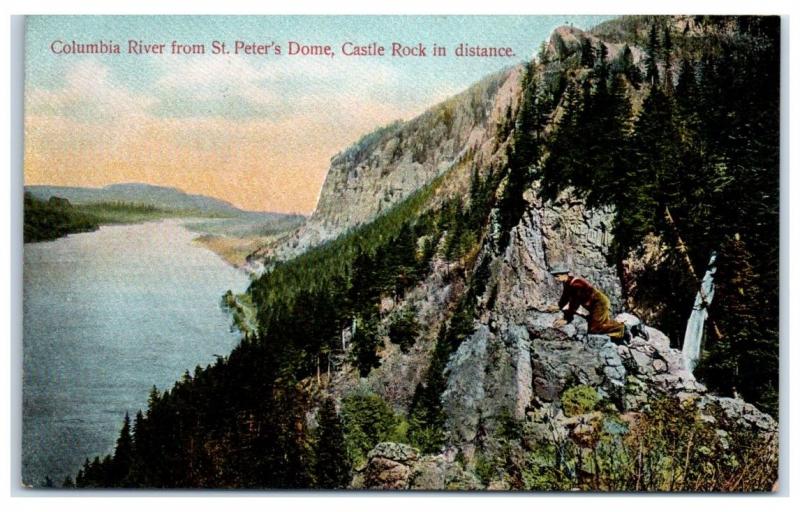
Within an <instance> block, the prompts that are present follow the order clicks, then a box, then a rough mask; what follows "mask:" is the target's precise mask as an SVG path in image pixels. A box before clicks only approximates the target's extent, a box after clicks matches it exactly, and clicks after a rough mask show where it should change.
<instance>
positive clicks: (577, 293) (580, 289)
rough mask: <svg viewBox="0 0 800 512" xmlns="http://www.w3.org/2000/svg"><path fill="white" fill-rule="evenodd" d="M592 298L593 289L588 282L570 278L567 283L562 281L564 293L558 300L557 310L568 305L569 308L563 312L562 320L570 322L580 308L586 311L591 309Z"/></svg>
mask: <svg viewBox="0 0 800 512" xmlns="http://www.w3.org/2000/svg"><path fill="white" fill-rule="evenodd" d="M593 296H594V287H593V286H592V285H591V284H590V283H589V281H587V280H586V279H581V278H580V277H572V276H570V278H569V279H568V280H567V281H564V291H563V292H562V293H561V298H560V299H559V300H558V308H559V309H562V308H563V307H564V306H566V305H567V304H569V307H568V308H567V309H566V310H565V311H564V318H565V319H566V320H567V322H571V321H572V319H573V317H574V316H575V312H576V311H577V310H578V308H579V307H580V306H583V307H585V308H586V309H589V308H590V307H591V304H592V300H593Z"/></svg>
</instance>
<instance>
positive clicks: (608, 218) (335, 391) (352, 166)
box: [293, 27, 777, 489]
mask: <svg viewBox="0 0 800 512" xmlns="http://www.w3.org/2000/svg"><path fill="white" fill-rule="evenodd" d="M583 39H589V40H590V41H592V42H593V43H594V44H598V42H599V41H600V39H599V38H598V37H597V36H596V35H593V34H588V33H583V32H581V31H579V30H577V29H574V28H567V27H563V28H560V29H558V30H556V31H555V33H554V34H553V37H552V38H551V40H550V42H549V45H548V46H547V48H546V50H545V51H546V55H547V58H549V59H552V60H559V59H567V58H570V55H573V54H575V53H576V52H578V51H579V50H580V45H581V41H582V40H583ZM605 44H606V45H607V47H608V49H609V56H610V58H615V56H616V55H618V54H619V52H620V51H622V49H623V48H624V46H626V43H624V42H612V41H609V40H606V41H605ZM628 47H629V48H630V49H631V54H632V56H633V62H634V64H635V65H637V66H639V65H641V62H642V59H643V51H642V50H641V49H640V48H638V47H637V46H635V45H634V44H630V45H628ZM552 67H553V65H552V64H551V65H550V66H549V67H548V66H543V65H540V66H539V68H538V73H540V74H541V75H542V76H543V75H545V74H546V73H547V72H548V70H552ZM519 80H520V73H519V71H518V70H516V69H514V70H511V71H509V72H506V73H503V74H500V75H497V76H495V77H491V78H490V79H488V80H487V81H484V82H482V83H481V84H480V85H479V86H476V87H475V88H473V89H471V90H470V91H468V92H467V93H464V94H463V95H461V96H460V97H459V98H457V99H456V100H454V102H450V103H448V105H450V107H447V106H440V107H437V108H436V109H434V110H432V111H431V112H428V113H426V114H425V115H424V116H422V117H420V118H418V119H417V120H415V121H413V122H411V123H408V124H405V125H393V126H391V127H387V128H386V129H385V130H383V131H381V132H376V134H373V135H372V136H370V137H368V138H365V140H364V141H362V143H360V144H359V145H357V146H355V147H353V148H351V149H350V150H348V151H346V152H345V153H343V154H341V155H338V156H337V157H336V158H334V160H333V162H332V166H331V171H330V172H329V175H328V178H327V180H326V185H325V188H324V189H323V195H322V197H321V198H320V203H319V207H318V210H317V212H315V214H314V216H313V217H312V219H311V221H310V222H309V224H308V225H307V226H306V227H304V228H303V230H301V231H300V233H298V235H297V238H296V239H295V240H294V241H293V243H296V248H302V247H304V246H306V245H307V244H309V243H314V242H313V241H318V240H323V239H325V238H326V237H330V236H335V235H336V234H338V233H341V232H343V231H345V230H346V229H348V228H349V227H351V226H354V225H357V224H359V223H361V222H365V221H367V220H369V219H370V218H371V217H373V216H375V215H377V214H379V213H380V212H381V211H382V210H383V209H385V208H387V207H388V206H390V205H391V204H392V203H393V202H394V201H396V200H398V199H401V198H403V197H405V196H407V195H408V193H410V192H411V191H413V190H414V189H415V188H416V187H419V186H421V185H423V184H425V183H428V182H430V180H431V179H432V178H433V177H435V176H438V175H440V174H441V173H443V172H445V171H447V170H448V169H449V168H451V167H452V166H453V163H454V162H455V161H457V160H458V159H459V158H463V157H464V155H465V151H467V150H471V149H474V150H476V155H477V156H475V157H474V160H472V162H473V163H477V165H486V164H487V163H489V162H503V161H504V160H503V159H504V155H503V151H498V148H505V147H506V145H507V144H508V141H507V140H506V141H492V138H493V137H496V136H497V131H496V129H495V128H493V127H494V126H496V125H497V124H498V123H499V121H500V119H501V118H500V117H499V116H500V115H501V113H502V112H503V110H504V109H505V108H506V105H509V104H511V105H514V106H517V105H519V102H520V101H521V99H520V97H519V95H520V88H519V86H518V85H516V84H517V83H518V82H519ZM634 94H637V93H634ZM635 102H636V99H635V98H634V103H635ZM456 105H458V108H455V106H456ZM467 105H470V106H471V108H465V107H466V106H467ZM476 105H477V106H479V107H480V108H479V109H478V110H476V109H475V106H476ZM447 112H450V114H446V113H447ZM558 115H559V111H558V108H557V109H556V112H555V113H554V114H553V117H552V119H551V122H554V121H555V119H557V117H558ZM420 140H424V142H425V144H424V145H423V146H422V147H425V148H427V149H425V151H424V155H423V156H418V155H416V152H418V151H419V149H418V146H417V141H420ZM538 192H539V191H538V189H537V184H536V183H534V185H533V186H532V187H531V188H530V189H529V190H527V191H526V193H525V196H524V197H525V200H526V202H527V204H528V207H527V208H526V209H525V211H524V213H523V215H522V217H521V219H520V221H519V223H518V224H517V225H516V226H514V227H513V228H512V229H511V233H510V243H509V244H508V245H507V246H506V247H505V249H504V250H502V251H501V252H496V251H495V248H496V244H492V243H490V242H491V240H490V239H491V238H492V237H496V236H497V233H496V232H493V230H492V229H490V230H489V232H488V234H487V235H486V236H487V239H485V240H484V243H483V245H482V248H481V250H480V252H479V253H478V254H477V255H476V258H475V259H474V260H473V262H472V266H471V267H470V263H466V264H456V265H455V266H453V265H452V264H448V262H446V261H443V260H436V259H435V260H434V262H433V272H431V274H430V275H429V276H428V277H427V278H426V279H425V280H424V281H423V282H422V283H420V284H419V285H418V286H417V287H415V288H414V289H412V290H411V291H410V292H408V293H407V294H406V295H405V297H403V298H399V299H398V298H396V297H395V298H392V299H389V298H387V299H386V300H385V301H384V302H383V303H382V305H381V314H382V318H383V319H384V324H383V326H384V330H383V331H382V332H383V333H384V334H385V333H386V332H387V330H388V327H387V326H388V324H389V323H390V322H391V319H392V318H393V315H394V314H395V313H396V312H398V311H402V310H403V309H404V308H413V309H415V310H416V311H417V312H418V319H419V322H420V324H421V325H422V326H424V327H423V329H422V332H421V334H420V335H419V336H418V337H417V340H416V343H415V344H414V346H413V347H411V349H410V350H408V351H401V350H400V349H399V348H398V347H397V346H396V345H393V344H392V343H390V342H389V339H388V337H385V338H384V340H385V344H384V348H383V350H382V351H381V353H380V357H381V364H380V366H379V367H378V368H375V369H374V370H373V371H372V372H371V373H370V374H369V375H368V376H366V377H359V375H358V372H356V371H355V369H354V368H353V367H351V366H349V364H348V363H347V362H346V361H345V362H343V364H342V366H341V367H340V368H339V371H338V372H336V373H335V374H334V375H333V376H332V378H331V380H330V381H329V382H327V383H326V385H325V387H326V389H325V391H324V392H323V393H324V394H326V395H331V396H334V397H344V396H348V395H349V394H352V393H355V392H364V390H368V391H369V392H372V393H376V394H378V395H379V396H381V397H382V398H383V399H385V400H386V401H387V402H389V403H390V404H391V405H392V406H394V407H395V409H396V410H398V411H401V412H402V413H404V414H406V413H408V412H409V410H410V409H409V408H410V407H411V405H412V402H413V400H414V393H415V389H417V388H418V387H419V386H420V385H424V379H425V374H426V371H427V369H428V367H429V366H430V364H431V358H432V357H433V356H432V354H433V353H434V350H435V346H436V339H437V333H438V332H439V331H440V329H441V328H442V326H443V325H445V324H446V322H447V320H448V315H449V313H450V312H451V311H452V310H453V308H454V307H455V305H456V303H457V301H458V299H459V297H461V296H462V295H463V293H464V289H465V287H466V286H468V284H467V283H468V276H469V274H470V272H473V271H474V269H475V268H477V267H478V266H480V264H481V263H482V262H486V263H487V267H488V268H489V269H490V276H489V278H488V284H487V285H486V287H485V291H484V292H483V293H482V294H481V295H480V296H479V297H478V300H477V307H476V311H475V320H474V325H473V327H474V330H473V332H472V334H471V335H470V336H469V337H468V338H467V339H466V340H465V341H463V342H462V343H461V344H460V345H459V346H458V348H457V349H456V350H455V352H454V353H453V354H452V355H451V357H450V358H449V359H448V361H447V365H446V370H445V372H444V375H445V376H446V387H445V389H444V391H443V393H442V394H441V397H440V398H441V404H442V408H443V411H444V414H445V417H446V442H445V444H444V446H443V447H442V450H441V452H440V453H438V454H427V455H423V454H421V453H420V452H419V450H416V449H414V448H411V447H410V446H407V445H404V444H397V443H386V442H384V443H381V444H379V445H377V446H376V447H375V448H374V450H372V451H371V452H370V453H369V454H368V457H367V459H368V460H367V461H366V463H365V464H364V465H363V466H362V467H360V468H358V471H357V472H356V475H355V478H354V480H353V482H352V485H353V486H354V487H366V488H385V489H406V488H428V489H430V488H453V489H477V488H488V489H507V488H509V487H515V488H518V487H519V486H520V485H522V484H521V483H520V480H521V479H522V477H521V476H519V475H510V474H503V472H502V471H500V472H497V471H495V472H492V473H491V474H489V475H485V474H484V475H483V476H481V475H480V473H481V471H482V468H483V467H484V466H483V465H484V463H485V461H486V460H489V459H492V458H495V459H496V458H497V457H501V458H502V457H506V458H508V457H510V458H511V459H509V460H511V462H509V463H508V464H509V465H510V466H518V465H524V464H523V463H521V462H520V463H519V464H517V462H519V461H520V460H525V459H526V457H528V456H529V454H530V453H531V451H535V450H537V449H540V448H541V447H542V446H550V447H552V446H554V445H559V446H561V444H560V443H562V442H566V441H565V440H570V442H574V443H576V445H577V446H578V447H579V450H583V449H586V447H587V446H595V447H596V446H597V442H598V441H596V440H597V439H599V438H600V437H602V436H603V435H607V434H608V429H609V428H611V427H609V426H608V423H607V421H606V419H604V418H606V417H607V416H606V414H607V413H608V410H609V409H610V410H612V411H613V414H615V415H616V417H617V418H618V419H619V422H620V423H619V425H618V428H620V429H622V430H624V431H625V432H634V431H636V429H637V428H643V427H641V424H642V419H641V418H642V413H643V412H647V411H651V410H653V408H657V407H658V406H657V405H655V404H657V403H661V402H660V401H661V400H663V399H671V400H674V402H671V404H672V405H671V406H672V407H675V408H677V409H676V410H675V414H676V415H680V414H681V413H679V412H678V410H683V408H686V409H687V410H688V409H692V408H693V409H692V410H696V411H697V414H699V416H698V418H700V419H699V420H698V421H700V422H701V423H702V424H704V425H712V426H713V428H711V427H710V428H711V431H712V432H714V434H713V435H712V436H711V438H709V440H707V441H706V442H707V443H711V444H714V443H716V444H715V445H714V446H716V447H717V448H719V447H720V446H721V447H723V448H719V449H720V450H723V451H724V447H726V446H728V444H727V443H728V439H729V438H730V436H732V435H733V434H732V432H733V431H735V430H737V429H744V430H745V431H749V432H753V433H755V434H756V435H757V437H758V439H760V440H761V441H763V442H764V443H766V444H765V446H768V447H769V449H768V450H767V452H768V453H767V455H765V457H767V459H768V460H770V461H771V462H774V461H775V460H776V459H775V457H776V456H777V455H776V452H775V450H776V443H777V423H776V422H775V421H774V420H773V418H771V417H770V416H769V415H767V414H764V413H762V412H761V411H759V410H758V409H756V408H755V407H754V406H752V405H750V404H748V403H746V402H744V401H743V400H741V399H739V398H723V397H718V396H715V395H713V394H710V393H708V391H707V389H706V387H705V386H704V385H703V384H702V383H701V382H699V381H698V380H697V379H696V378H695V377H694V376H693V375H692V374H691V373H690V372H689V371H687V370H686V369H685V368H684V366H683V361H682V358H681V354H680V351H679V349H676V348H674V346H673V345H674V344H675V343H671V342H670V340H669V339H668V338H667V336H665V335H664V334H663V333H662V332H660V331H658V330H657V329H655V328H653V327H651V326H648V327H646V329H647V332H648V333H649V339H648V340H645V339H641V338H634V339H633V341H632V342H631V343H630V344H617V343H615V342H613V341H612V340H611V339H610V338H608V337H607V336H603V335H589V334H587V332H586V323H585V321H584V320H582V319H580V318H576V320H575V321H574V322H573V323H572V324H570V325H567V326H565V327H562V328H554V327H553V322H554V321H555V320H556V319H557V318H559V317H560V314H559V313H553V312H550V309H551V306H552V305H553V304H555V303H556V302H557V300H558V298H559V296H560V292H561V286H560V285H559V284H558V283H557V282H556V281H555V279H554V278H553V277H552V276H551V275H550V274H549V271H548V269H549V268H551V266H552V264H553V263H564V264H567V265H568V266H570V268H572V269H573V270H574V271H575V273H576V274H578V275H580V276H583V277H585V278H587V279H588V280H589V281H591V282H593V283H595V284H596V285H598V286H599V287H600V288H601V289H603V290H604V291H605V292H606V293H607V294H608V295H609V297H610V299H611V303H612V309H613V311H614V312H616V313H618V315H617V319H618V320H620V321H623V322H625V323H627V324H629V325H632V324H635V323H638V322H639V319H637V318H636V317H635V316H633V315H631V314H629V313H626V312H625V311H626V309H627V307H626V305H625V300H624V297H623V293H622V288H621V284H620V279H619V276H618V269H617V268H614V267H613V266H611V265H610V264H609V262H608V261H609V258H608V255H609V250H610V246H611V242H612V239H611V233H610V227H611V223H612V219H613V215H612V213H613V212H611V211H609V210H597V209H594V210H593V209H588V208H587V207H586V206H585V205H584V203H583V201H581V200H580V199H578V198H576V197H574V196H573V195H572V194H570V193H569V192H567V193H564V194H562V195H561V196H559V198H558V199H557V200H555V201H549V202H545V201H543V200H541V199H540V198H539V193H538ZM493 229H494V230H496V227H495V228H493ZM487 240H488V242H487ZM348 336H349V333H348V332H345V333H344V338H347V337H348ZM574 390H589V391H587V393H589V394H590V395H592V394H594V393H596V396H597V400H598V401H601V402H602V403H605V404H606V405H605V407H607V408H608V409H606V411H605V412H601V411H600V410H599V409H594V410H575V409H574V408H570V407H569V405H568V401H569V397H570V396H571V393H574V392H575V393H577V392H576V391H574ZM592 396H593V395H592ZM510 423H511V424H513V425H514V426H515V427H514V428H515V432H516V433H517V435H516V437H514V438H513V439H511V440H510V441H509V434H508V428H509V426H508V425H509V424H510ZM614 428H617V427H614ZM714 436H716V437H714ZM589 439H595V441H593V442H594V443H595V444H594V445H592V442H590V441H589ZM717 448H715V449H717ZM581 453H582V452H581ZM715 453H716V452H715ZM720 453H722V452H720ZM720 456H722V455H720ZM515 458H516V459H515ZM579 459H580V456H579ZM515 460H516V462H515ZM687 460H688V454H687ZM589 471H592V470H589ZM593 471H597V468H595V469H594V470H593Z"/></svg>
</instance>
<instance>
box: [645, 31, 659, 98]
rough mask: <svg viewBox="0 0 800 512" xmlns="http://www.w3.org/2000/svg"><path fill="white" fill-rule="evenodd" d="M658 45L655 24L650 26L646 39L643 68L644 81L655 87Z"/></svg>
mask: <svg viewBox="0 0 800 512" xmlns="http://www.w3.org/2000/svg"><path fill="white" fill-rule="evenodd" d="M659 51H660V48H659V44H658V29H657V28H656V24H655V23H653V24H651V25H650V33H649V35H648V37H647V53H646V56H645V61H644V67H645V80H647V83H649V84H650V85H651V86H653V87H655V86H656V85H657V84H658V82H659V74H658V55H659Z"/></svg>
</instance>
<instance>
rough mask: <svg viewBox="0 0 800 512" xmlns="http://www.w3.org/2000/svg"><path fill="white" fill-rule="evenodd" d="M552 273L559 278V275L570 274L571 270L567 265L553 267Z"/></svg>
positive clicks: (551, 268)
mask: <svg viewBox="0 0 800 512" xmlns="http://www.w3.org/2000/svg"><path fill="white" fill-rule="evenodd" d="M550 273H551V274H553V275H554V276H557V275H559V274H569V269H568V268H567V266H566V265H553V266H552V267H550Z"/></svg>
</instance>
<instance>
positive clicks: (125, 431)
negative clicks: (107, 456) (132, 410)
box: [111, 412, 133, 486]
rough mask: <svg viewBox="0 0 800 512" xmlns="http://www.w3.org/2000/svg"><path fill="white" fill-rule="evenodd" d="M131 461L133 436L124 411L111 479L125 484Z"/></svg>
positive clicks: (127, 416) (118, 483)
mask: <svg viewBox="0 0 800 512" xmlns="http://www.w3.org/2000/svg"><path fill="white" fill-rule="evenodd" d="M132 462H133V438H132V437H131V418H130V416H129V415H128V413H127V412H126V413H125V420H124V422H123V424H122V429H121V430H120V432H119V437H118V438H117V445H116V448H115V449H114V458H113V469H112V477H111V478H112V479H113V481H114V482H115V483H116V484H117V485H120V486H122V485H125V484H126V481H127V476H128V472H129V471H130V469H131V464H132Z"/></svg>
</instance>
